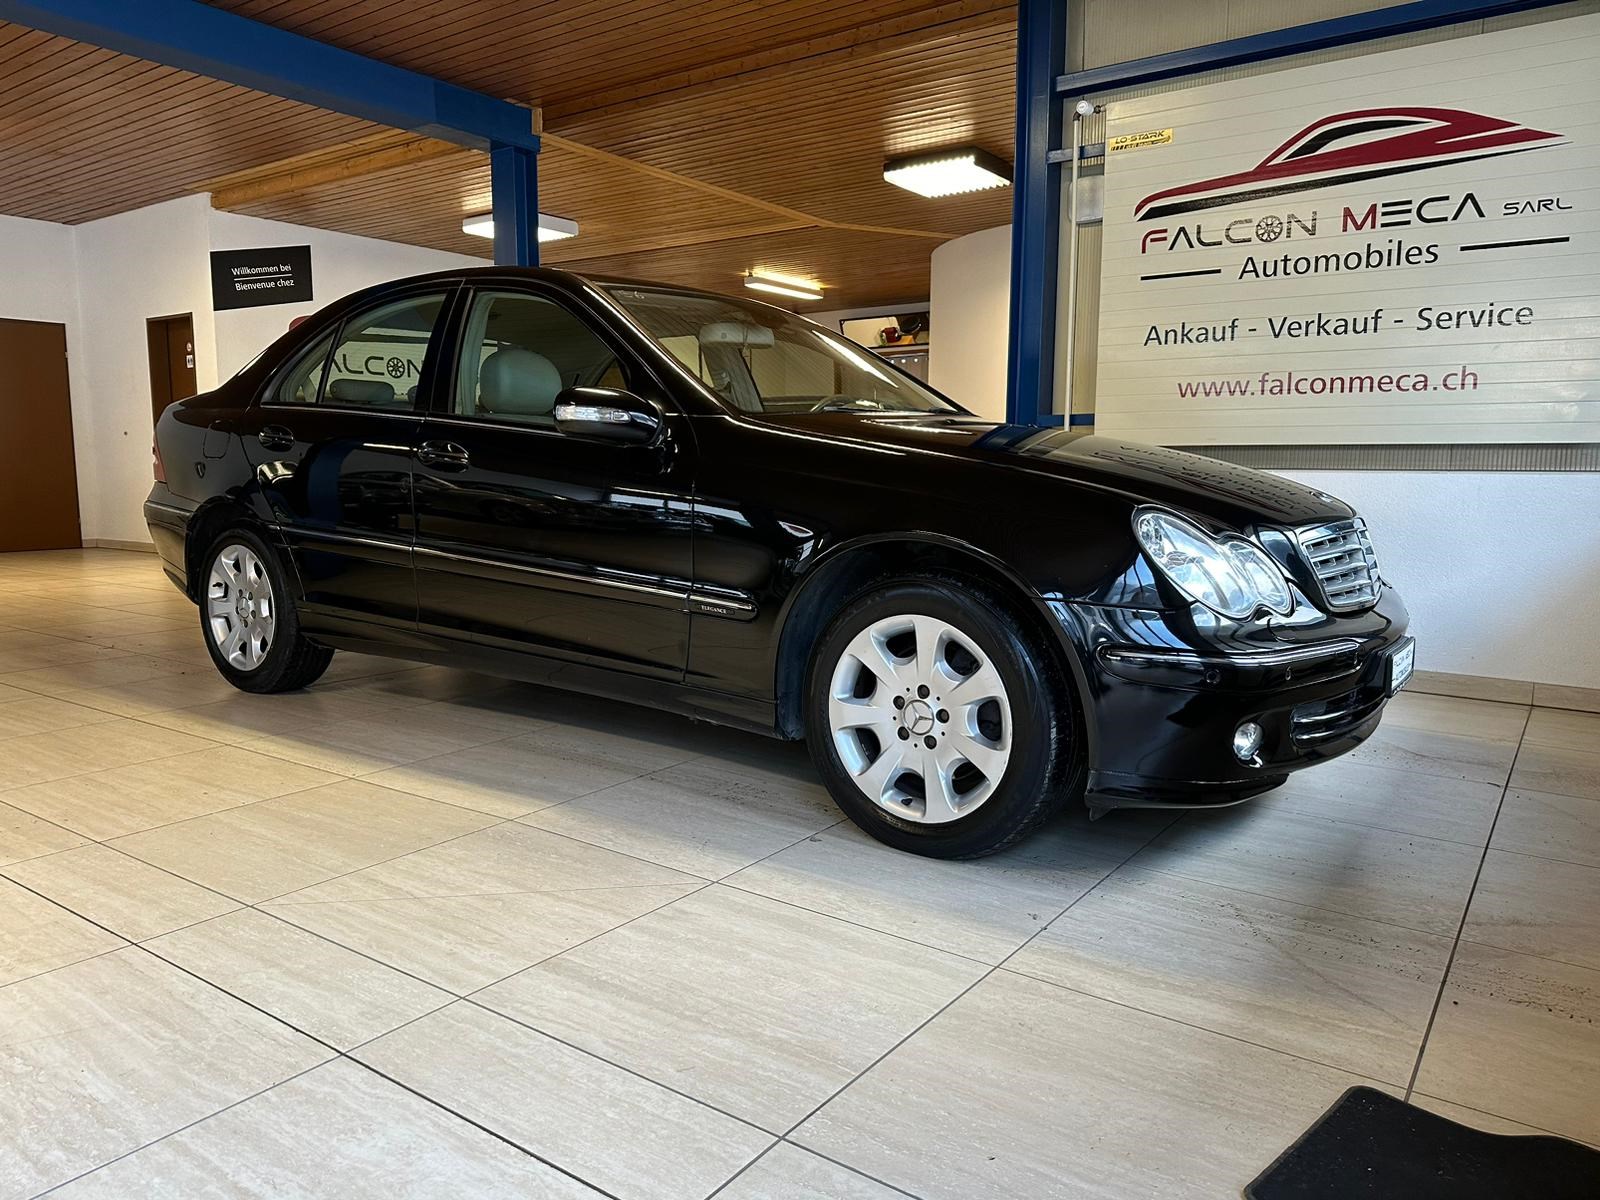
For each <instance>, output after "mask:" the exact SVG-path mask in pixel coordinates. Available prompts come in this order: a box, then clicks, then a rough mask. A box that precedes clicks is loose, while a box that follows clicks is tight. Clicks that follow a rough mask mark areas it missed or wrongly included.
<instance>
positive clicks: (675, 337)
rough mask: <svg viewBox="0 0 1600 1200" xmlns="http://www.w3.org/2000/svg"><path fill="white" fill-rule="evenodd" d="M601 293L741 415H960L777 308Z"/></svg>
mask: <svg viewBox="0 0 1600 1200" xmlns="http://www.w3.org/2000/svg"><path fill="white" fill-rule="evenodd" d="M606 291H607V292H608V293H609V294H610V296H611V298H612V299H614V300H615V301H616V302H617V303H618V304H620V305H621V306H622V307H623V308H624V309H626V310H627V312H628V314H629V315H630V316H632V317H633V319H634V320H635V321H636V322H637V323H638V324H639V325H641V326H642V327H643V328H644V330H645V332H647V333H649V334H650V335H651V336H652V337H654V338H655V340H656V341H657V342H658V343H659V344H660V345H661V346H662V348H663V349H665V350H666V351H667V352H668V353H670V354H671V355H672V356H673V357H674V358H676V359H677V360H678V361H679V362H680V363H682V364H683V365H684V366H685V367H687V368H688V369H689V371H690V372H692V373H693V374H694V375H696V376H698V377H699V379H700V380H701V382H703V383H704V384H705V385H706V386H707V387H709V388H710V389H711V390H712V391H713V392H715V393H716V394H717V395H718V396H719V397H720V398H721V399H722V400H723V402H724V403H726V404H729V405H731V406H732V407H734V408H737V409H740V410H742V411H744V412H765V413H804V412H830V411H831V412H960V411H961V410H960V409H958V408H957V407H956V406H955V405H953V404H951V403H950V401H948V400H946V399H945V398H944V397H943V396H940V395H939V394H938V393H937V392H934V391H930V390H929V389H928V388H926V387H923V386H922V385H921V384H920V383H918V382H917V381H916V380H915V379H912V378H910V377H909V376H907V375H903V374H901V373H900V372H898V371H896V370H895V369H894V368H892V367H890V366H889V365H888V364H887V363H885V362H884V361H883V360H882V359H880V358H878V357H877V356H876V355H874V354H872V353H871V352H870V351H867V350H863V349H862V348H861V347H859V346H857V345H856V344H855V343H853V342H849V341H846V340H845V339H844V338H842V337H839V336H838V335H837V334H833V333H830V332H829V331H828V330H826V329H823V328H822V327H821V326H820V325H813V324H812V323H811V322H810V321H806V320H802V319H801V318H799V317H796V316H794V315H793V314H791V313H786V312H784V311H783V310H782V309H778V308H773V307H771V306H770V305H766V304H753V303H747V302H744V301H740V300H733V299H728V298H724V297H721V296H699V295H694V294H691V293H685V292H674V291H670V290H668V289H666V288H629V287H619V286H611V287H608V288H607V289H606Z"/></svg>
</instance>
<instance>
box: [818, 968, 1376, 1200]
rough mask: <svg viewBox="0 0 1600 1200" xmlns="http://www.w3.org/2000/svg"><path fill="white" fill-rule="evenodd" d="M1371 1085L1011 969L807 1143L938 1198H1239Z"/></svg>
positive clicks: (834, 1106)
mask: <svg viewBox="0 0 1600 1200" xmlns="http://www.w3.org/2000/svg"><path fill="white" fill-rule="evenodd" d="M978 1064H981V1066H979V1065H978ZM1360 1082H1362V1080H1360V1079H1359V1078H1357V1077H1356V1076H1353V1075H1349V1074H1346V1073H1344V1072H1341V1071H1335V1070H1332V1069H1330V1068H1327V1067H1321V1066H1317V1065H1315V1064H1312V1063H1307V1062H1304V1061H1302V1060H1300V1059H1296V1058H1290V1057H1288V1056H1286V1055H1281V1054H1277V1053H1275V1052H1273V1051H1270V1050H1263V1049H1261V1048H1259V1047H1256V1046H1251V1045H1247V1044H1246V1043H1244V1042H1240V1041H1235V1040H1234V1039H1232V1038H1225V1037H1222V1036H1220V1035H1218V1034H1214V1033H1208V1032H1206V1031H1204V1030H1200V1029H1194V1028H1191V1027H1189V1026H1186V1025H1180V1024H1178V1023H1176V1022H1173V1021H1168V1020H1166V1019H1164V1018H1161V1017H1154V1016H1150V1015H1147V1014H1145V1013H1141V1012H1136V1011H1134V1010H1132V1009H1128V1008H1123V1007H1121V1006H1119V1005H1115V1004H1111V1003H1108V1002H1106V1001H1104V1000H1099V999H1095V998H1093V997H1090V996H1083V995H1079V994H1077V993H1074V992H1069V991H1066V990H1064V989H1062V988H1058V987H1053V986H1051V985H1050V984H1046V983H1041V982H1039V981H1037V980H1033V979H1026V978H1023V977H1022V976H1019V975H1014V974H1011V973H1010V972H1007V971H1004V970H1002V971H999V972H996V973H995V974H994V975H992V976H990V977H989V978H988V979H986V980H984V982H983V983H981V984H979V985H978V986H977V987H976V988H974V989H973V990H972V991H970V992H968V993H967V994H966V995H965V996H963V997H962V998H961V999H960V1000H958V1001H957V1002H956V1003H955V1004H953V1005H951V1006H950V1008H949V1009H947V1010H946V1011H945V1012H943V1013H941V1014H940V1015H939V1016H938V1017H936V1018H935V1019H934V1020H933V1021H931V1022H930V1023H929V1024H928V1025H927V1026H926V1027H925V1028H923V1029H922V1030H920V1031H919V1032H918V1033H917V1034H916V1035H915V1036H913V1037H912V1038H911V1039H909V1040H908V1041H907V1042H906V1043H905V1044H904V1045H903V1046H900V1047H899V1048H897V1049H896V1050H895V1051H894V1052H893V1053H892V1054H890V1055H888V1056H887V1057H886V1058H885V1059H884V1060H883V1061H882V1062H880V1063H878V1064H877V1065H876V1066H874V1067H873V1068H872V1069H871V1070H870V1071H868V1072H867V1073H866V1074H865V1075H864V1076H863V1077H862V1078H861V1079H860V1080H858V1081H857V1082H855V1083H853V1084H852V1085H851V1086H850V1087H849V1088H847V1089H846V1090H845V1091H844V1093H843V1094H842V1095H840V1096H839V1097H838V1098H837V1099H835V1100H833V1101H832V1102H830V1103H829V1104H828V1105H826V1106H825V1107H824V1108H823V1109H822V1110H821V1111H820V1112H819V1113H817V1114H816V1115H815V1116H814V1117H812V1118H811V1119H810V1120H808V1121H807V1122H806V1123H805V1124H804V1125H802V1126H801V1127H800V1128H799V1130H797V1131H796V1133H795V1135H794V1140H795V1141H798V1142H800V1143H801V1144H802V1145H806V1146H811V1147H814V1148H815V1149H817V1150H819V1151H820V1152H822V1153H824V1154H827V1155H828V1156H829V1157H830V1158H834V1159H837V1160H839V1161H841V1162H845V1163H848V1164H850V1165H851V1166H853V1167H855V1168H857V1169H858V1170H861V1171H864V1172H866V1173H867V1174H869V1175H871V1176H873V1177H874V1178H876V1179H881V1180H883V1181H884V1182H886V1183H889V1184H893V1185H894V1186H896V1187H899V1188H903V1189H905V1190H906V1191H909V1192H911V1193H913V1194H915V1195H918V1196H923V1197H927V1198H928V1200H942V1198H945V1197H949V1198H951V1200H970V1198H972V1197H977V1196H983V1197H986V1198H992V1200H1001V1198H1006V1197H1015V1198H1017V1200H1024V1198H1025V1200H1043V1198H1046V1197H1049V1198H1052V1200H1056V1198H1059V1200H1069V1198H1070V1200H1125V1198H1126V1197H1130V1196H1139V1197H1146V1196H1149V1197H1155V1196H1162V1197H1190V1196H1193V1197H1223V1196H1237V1195H1238V1194H1239V1192H1240V1190H1241V1189H1242V1188H1243V1187H1244V1185H1245V1184H1247V1183H1248V1182H1250V1180H1251V1179H1253V1178H1254V1177H1255V1176H1256V1175H1257V1174H1258V1173H1259V1172H1260V1171H1261V1170H1262V1169H1263V1168H1264V1167H1266V1166H1267V1164H1268V1163H1270V1162H1271V1161H1272V1160H1273V1159H1274V1158H1275V1157H1276V1156H1277V1155H1278V1154H1279V1153H1280V1152H1281V1151H1282V1150H1283V1149H1284V1147H1286V1146H1288V1145H1289V1144H1290V1143H1291V1142H1293V1141H1294V1140H1295V1139H1296V1138H1297V1137H1299V1136H1300V1134H1301V1133H1303V1132H1304V1131H1305V1129H1306V1128H1307V1127H1308V1126H1309V1125H1310V1124H1311V1123H1312V1121H1314V1120H1315V1119H1316V1118H1317V1117H1318V1116H1320V1115H1321V1114H1322V1112H1323V1111H1324V1110H1326V1109H1327V1107H1328V1106H1329V1105H1330V1104H1332V1103H1333V1101H1334V1100H1335V1099H1336V1098H1337V1097H1338V1096H1339V1095H1340V1094H1341V1093H1342V1092H1343V1091H1344V1090H1345V1089H1346V1088H1347V1087H1350V1086H1352V1085H1354V1084H1357V1083H1360ZM949 1130H959V1135H958V1136H947V1135H946V1134H945V1133H940V1132H934V1133H930V1131H949Z"/></svg>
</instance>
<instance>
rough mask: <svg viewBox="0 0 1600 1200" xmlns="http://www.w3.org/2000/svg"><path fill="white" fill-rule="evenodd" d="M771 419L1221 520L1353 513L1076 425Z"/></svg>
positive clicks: (908, 418) (1305, 491)
mask: <svg viewBox="0 0 1600 1200" xmlns="http://www.w3.org/2000/svg"><path fill="white" fill-rule="evenodd" d="M760 420H762V421H766V422H771V423H774V424H781V425H783V426H786V427H791V428H792V427H803V428H805V429H807V430H808V431H811V432H814V433H818V434H823V435H827V436H831V437H835V438H839V439H841V440H845V441H860V442H867V443H871V444H874V445H879V446H883V445H889V446H896V447H900V448H903V449H906V450H916V451H923V452H928V451H932V452H935V453H941V454H945V455H949V456H951V457H955V458H962V459H968V460H974V461H979V462H987V463H990V464H993V465H1000V466H1009V467H1014V468H1016V469H1018V470H1021V471H1026V472H1028V473H1030V474H1035V475H1047V476H1053V477H1056V478H1060V479H1064V480H1070V481H1073V482H1077V483H1080V484H1083V485H1085V486H1089V487H1095V488H1099V489H1102V490H1109V491H1115V492H1118V493H1121V494H1122V495H1124V496H1126V497H1128V498H1129V499H1130V500H1132V501H1134V502H1137V503H1147V504H1163V505H1167V506H1169V507H1172V508H1175V509H1179V510H1181V511H1185V512H1189V513H1192V514H1195V515H1197V516H1202V517H1209V518H1211V519H1212V520H1214V521H1217V522H1219V523H1221V524H1224V525H1228V526H1231V527H1234V528H1238V529H1246V528H1249V527H1252V526H1254V525H1258V524H1269V525H1301V524H1307V523H1310V522H1314V521H1337V520H1342V519H1344V518H1347V517H1349V516H1351V515H1352V510H1351V508H1350V506H1349V505H1347V504H1345V503H1344V502H1343V501H1342V500H1339V499H1337V498H1335V497H1333V496H1330V495H1328V494H1327V493H1326V492H1319V491H1317V490H1316V489H1315V488H1309V487H1306V486H1305V485H1303V484H1299V483H1295V482H1294V481H1292V480H1289V479H1285V478H1283V477H1282V476H1280V475H1273V474H1270V473H1268V472H1266V471H1254V470H1251V469H1250V468H1248V467H1237V466H1234V465H1233V464H1232V463H1226V462H1223V461H1221V460H1220V459H1215V458H1206V457H1205V456H1203V455H1199V454H1188V453H1185V452H1184V451H1181V450H1168V449H1165V448H1163V447H1160V446H1149V445H1145V444H1143V443H1141V442H1130V441H1124V440H1123V439H1121V438H1114V437H1101V436H1097V435H1093V434H1085V433H1080V432H1077V431H1073V430H1067V429H1039V428H1036V427H1034V426H1028V425H1003V424H998V423H996V422H993V421H985V420H982V419H981V418H977V417H972V416H967V415H965V414H943V413H926V414H923V413H915V414H911V413H906V414H872V415H857V414H853V413H817V414H809V415H806V416H789V417H771V416H769V417H764V418H760Z"/></svg>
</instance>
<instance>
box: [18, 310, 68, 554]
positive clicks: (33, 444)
mask: <svg viewBox="0 0 1600 1200" xmlns="http://www.w3.org/2000/svg"><path fill="white" fill-rule="evenodd" d="M81 545H83V535H82V533H81V532H80V530H79V526H78V468H77V461H76V458H75V456H74V453H73V447H72V398H71V396H70V394H69V392H68V390H67V328H66V326H65V325H53V324H48V323H46V322H43V321H6V320H0V550H58V549H64V548H76V547H78V546H81Z"/></svg>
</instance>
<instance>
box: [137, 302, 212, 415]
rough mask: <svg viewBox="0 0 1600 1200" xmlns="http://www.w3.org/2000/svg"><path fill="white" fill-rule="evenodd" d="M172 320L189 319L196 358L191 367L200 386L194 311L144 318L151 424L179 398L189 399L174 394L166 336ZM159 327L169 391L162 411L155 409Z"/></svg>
mask: <svg viewBox="0 0 1600 1200" xmlns="http://www.w3.org/2000/svg"><path fill="white" fill-rule="evenodd" d="M171 321H187V322H189V347H190V350H189V353H190V354H192V355H193V356H194V360H195V365H194V366H193V367H191V368H190V369H191V370H193V371H195V372H196V378H195V387H196V388H197V389H198V387H199V367H200V354H199V351H198V350H196V349H195V348H194V347H195V336H194V313H192V312H184V313H168V314H167V315H166V316H163V317H146V318H145V319H144V343H145V353H146V355H147V356H148V357H149V360H150V362H149V371H150V410H151V424H152V425H153V424H154V423H155V422H156V421H159V420H160V419H161V413H162V412H165V411H166V410H167V409H168V408H169V407H171V406H172V405H173V404H176V403H177V402H178V401H179V400H186V399H188V397H187V396H175V395H173V392H174V391H175V390H176V389H175V388H174V387H173V384H172V371H171V359H170V358H169V355H170V353H171V347H170V344H169V343H168V341H167V338H166V326H167V324H168V322H171ZM158 329H160V330H161V331H162V332H161V351H162V353H161V357H160V360H159V361H160V363H161V365H162V376H164V377H165V379H166V389H165V390H166V393H167V402H166V404H164V405H162V406H161V412H157V411H155V406H156V397H157V396H158V395H159V394H160V389H158V387H157V375H156V364H157V361H158V360H157V357H156V352H155V351H156V331H157V330H158Z"/></svg>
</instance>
